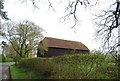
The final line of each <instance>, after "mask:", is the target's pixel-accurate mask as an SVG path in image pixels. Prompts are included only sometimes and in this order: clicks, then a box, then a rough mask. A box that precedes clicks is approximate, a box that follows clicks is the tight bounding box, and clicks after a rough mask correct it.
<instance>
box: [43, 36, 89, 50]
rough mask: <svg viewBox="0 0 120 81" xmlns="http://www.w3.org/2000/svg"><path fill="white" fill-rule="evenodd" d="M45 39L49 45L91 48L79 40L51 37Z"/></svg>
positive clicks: (81, 48) (68, 47)
mask: <svg viewBox="0 0 120 81" xmlns="http://www.w3.org/2000/svg"><path fill="white" fill-rule="evenodd" d="M43 40H45V41H46V43H47V47H56V48H66V49H78V50H89V49H88V48H87V47H86V46H85V45H84V44H83V43H81V42H77V41H70V40H63V39H57V38H51V37H45V38H44V39H43Z"/></svg>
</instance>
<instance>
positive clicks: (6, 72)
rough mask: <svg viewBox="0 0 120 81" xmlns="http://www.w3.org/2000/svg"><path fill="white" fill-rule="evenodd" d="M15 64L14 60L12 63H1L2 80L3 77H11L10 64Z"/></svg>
mask: <svg viewBox="0 0 120 81" xmlns="http://www.w3.org/2000/svg"><path fill="white" fill-rule="evenodd" d="M12 64H14V62H10V63H0V81H1V80H2V79H9V78H10V77H9V69H8V68H9V66H10V65H12Z"/></svg>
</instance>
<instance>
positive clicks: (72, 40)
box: [45, 37, 83, 44]
mask: <svg viewBox="0 0 120 81" xmlns="http://www.w3.org/2000/svg"><path fill="white" fill-rule="evenodd" d="M45 38H52V39H58V40H64V41H70V42H78V43H82V42H80V41H73V40H66V39H60V38H53V37H45ZM82 44H83V43H82Z"/></svg>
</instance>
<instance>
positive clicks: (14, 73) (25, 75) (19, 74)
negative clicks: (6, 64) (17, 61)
mask: <svg viewBox="0 0 120 81" xmlns="http://www.w3.org/2000/svg"><path fill="white" fill-rule="evenodd" d="M10 72H11V78H12V79H42V77H41V76H39V73H36V72H34V71H30V70H29V69H25V68H24V69H23V68H18V67H17V66H15V65H12V66H10Z"/></svg>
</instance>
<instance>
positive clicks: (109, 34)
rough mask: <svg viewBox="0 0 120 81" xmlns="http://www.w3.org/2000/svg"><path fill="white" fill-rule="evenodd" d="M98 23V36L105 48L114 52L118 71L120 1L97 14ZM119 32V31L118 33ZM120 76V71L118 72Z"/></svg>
mask: <svg viewBox="0 0 120 81" xmlns="http://www.w3.org/2000/svg"><path fill="white" fill-rule="evenodd" d="M96 17H97V18H96V19H97V21H96V25H97V27H98V31H97V34H98V37H99V38H101V39H102V41H103V48H104V49H103V50H106V49H107V51H109V52H112V53H113V52H114V55H113V57H114V59H115V60H116V64H117V65H118V71H119V70H120V69H119V67H120V57H119V56H120V54H119V53H117V52H118V47H119V46H120V41H119V40H118V39H119V35H118V28H119V26H120V21H119V19H120V2H119V1H117V2H114V3H113V4H112V5H110V7H109V9H107V10H103V11H102V12H101V14H98V15H96ZM116 32H117V33H116ZM118 77H120V73H119V72H118Z"/></svg>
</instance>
